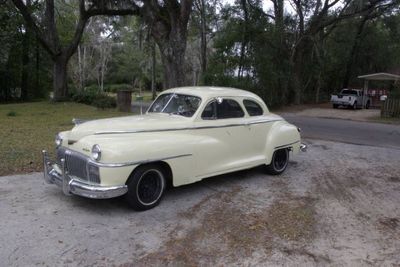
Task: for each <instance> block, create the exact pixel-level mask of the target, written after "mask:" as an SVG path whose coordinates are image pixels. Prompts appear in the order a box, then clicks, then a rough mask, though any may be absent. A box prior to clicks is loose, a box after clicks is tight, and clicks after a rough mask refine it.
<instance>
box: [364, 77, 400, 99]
mask: <svg viewBox="0 0 400 267" xmlns="http://www.w3.org/2000/svg"><path fill="white" fill-rule="evenodd" d="M358 78H359V79H364V93H363V97H364V96H366V95H367V94H368V88H369V81H393V82H394V83H396V82H398V81H400V75H397V74H392V73H386V72H379V73H372V74H366V75H361V76H358ZM363 102H364V99H363Z"/></svg>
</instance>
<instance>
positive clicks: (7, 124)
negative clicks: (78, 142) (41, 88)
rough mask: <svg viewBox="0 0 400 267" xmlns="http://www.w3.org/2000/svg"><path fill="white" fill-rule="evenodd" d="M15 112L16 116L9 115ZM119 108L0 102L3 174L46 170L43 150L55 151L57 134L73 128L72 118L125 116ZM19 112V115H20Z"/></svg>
mask: <svg viewBox="0 0 400 267" xmlns="http://www.w3.org/2000/svg"><path fill="white" fill-rule="evenodd" d="M11 113H13V114H14V115H11V116H10V115H9V114H11ZM127 114H131V113H122V112H118V111H116V110H114V109H113V110H98V109H97V108H95V107H91V106H87V105H84V104H77V103H72V102H65V103H49V102H34V103H23V104H5V105H0V125H1V126H0V175H8V174H16V173H26V172H32V171H41V170H42V157H41V151H42V150H43V149H46V150H48V151H49V152H50V153H52V152H53V151H54V137H55V135H56V134H57V133H58V132H60V131H65V130H69V129H71V128H72V127H73V124H72V119H73V118H81V119H98V118H107V117H115V116H123V115H127ZM16 115H17V116H16Z"/></svg>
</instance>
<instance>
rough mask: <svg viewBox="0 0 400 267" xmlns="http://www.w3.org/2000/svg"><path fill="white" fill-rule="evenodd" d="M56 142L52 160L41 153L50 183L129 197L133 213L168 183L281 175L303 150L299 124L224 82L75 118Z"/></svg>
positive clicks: (153, 201) (69, 190) (87, 193)
mask: <svg viewBox="0 0 400 267" xmlns="http://www.w3.org/2000/svg"><path fill="white" fill-rule="evenodd" d="M76 122H77V121H76ZM56 146H57V148H56V155H57V158H56V160H55V161H52V160H51V159H50V158H49V156H48V154H47V152H46V151H43V161H44V178H45V180H46V181H47V182H48V183H54V184H57V185H59V186H60V187H62V190H63V192H64V193H65V194H67V195H70V194H74V195H80V196H84V197H88V198H112V197H117V196H121V195H125V194H126V198H127V201H128V203H129V204H130V205H131V206H132V207H133V208H134V209H136V210H146V209H150V208H152V207H154V206H156V205H157V204H158V203H159V202H160V199H161V197H162V195H163V193H164V190H165V188H166V186H167V185H168V184H171V185H173V186H180V185H185V184H190V183H194V182H197V181H200V180H201V179H203V178H206V177H210V176H215V175H219V174H223V173H228V172H234V171H238V170H243V169H248V168H252V167H255V166H258V165H266V166H267V170H268V171H269V173H271V174H280V173H282V172H283V171H284V170H285V169H286V166H287V165H288V161H289V152H292V153H293V154H296V153H297V152H299V150H305V145H303V144H301V143H300V129H298V128H297V127H296V126H294V125H292V124H289V123H288V122H286V121H285V120H284V119H282V118H281V117H280V116H277V115H274V114H272V113H270V112H269V111H268V108H267V106H266V105H265V104H264V102H263V101H262V99H261V98H260V97H258V96H257V95H255V94H253V93H250V92H247V91H243V90H239V89H232V88H220V87H184V88H175V89H170V90H166V91H164V92H162V93H161V94H160V95H159V96H158V97H157V99H156V100H155V101H154V102H153V104H152V105H151V106H150V108H149V109H148V111H147V112H146V114H144V115H140V116H127V117H120V118H111V119H101V120H94V121H87V122H81V123H76V126H75V127H74V128H73V129H72V130H71V131H65V132H60V133H59V134H58V135H57V136H56Z"/></svg>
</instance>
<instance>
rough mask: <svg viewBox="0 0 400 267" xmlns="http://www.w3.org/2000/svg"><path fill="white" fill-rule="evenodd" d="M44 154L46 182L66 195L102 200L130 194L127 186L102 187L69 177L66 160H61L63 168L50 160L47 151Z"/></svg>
mask: <svg viewBox="0 0 400 267" xmlns="http://www.w3.org/2000/svg"><path fill="white" fill-rule="evenodd" d="M42 154H43V171H44V180H45V181H46V183H48V184H56V185H58V186H59V187H61V188H62V191H63V192H64V194H65V195H71V194H73V195H78V196H82V197H87V198H95V199H101V198H113V197H118V196H121V195H124V194H125V193H126V192H128V187H127V186H126V185H118V186H100V185H96V184H89V183H85V182H84V181H81V180H78V179H76V178H73V177H71V176H69V175H68V171H67V169H66V165H65V159H61V166H59V165H58V164H57V163H56V162H54V161H52V160H51V159H50V158H49V156H48V154H47V151H46V150H43V151H42Z"/></svg>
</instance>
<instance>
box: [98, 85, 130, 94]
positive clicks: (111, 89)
mask: <svg viewBox="0 0 400 267" xmlns="http://www.w3.org/2000/svg"><path fill="white" fill-rule="evenodd" d="M132 89H133V87H132V86H131V85H130V84H126V83H121V84H108V85H105V86H104V91H106V92H110V93H116V92H118V91H122V90H132Z"/></svg>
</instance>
